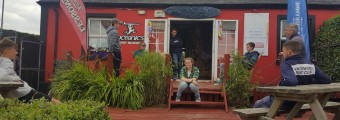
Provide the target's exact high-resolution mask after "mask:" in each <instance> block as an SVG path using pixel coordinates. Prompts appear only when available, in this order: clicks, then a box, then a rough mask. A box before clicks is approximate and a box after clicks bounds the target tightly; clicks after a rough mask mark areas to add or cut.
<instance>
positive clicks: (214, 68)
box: [212, 19, 239, 81]
mask: <svg viewBox="0 0 340 120" xmlns="http://www.w3.org/2000/svg"><path fill="white" fill-rule="evenodd" d="M217 21H221V22H226V21H233V22H236V28H235V51H237V49H238V22H239V20H223V19H217V20H215V21H214V29H213V30H214V41H213V45H214V47H213V48H216V52H213V56H214V59H213V67H212V68H213V70H212V71H213V74H212V77H213V79H212V80H214V81H216V78H217V68H218V67H219V66H217V64H218V58H217V56H218V26H217Z"/></svg>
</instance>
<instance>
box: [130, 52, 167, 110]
mask: <svg viewBox="0 0 340 120" xmlns="http://www.w3.org/2000/svg"><path fill="white" fill-rule="evenodd" d="M136 61H137V62H136V63H135V67H138V68H139V76H140V80H141V82H142V84H143V85H144V90H145V92H144V94H143V95H144V97H145V105H146V106H155V105H159V104H162V103H166V102H167V98H168V97H167V95H168V93H169V91H168V89H169V81H168V80H169V79H170V75H172V67H171V64H166V63H165V57H164V56H162V55H161V54H159V53H153V52H145V53H143V55H142V56H138V57H136Z"/></svg>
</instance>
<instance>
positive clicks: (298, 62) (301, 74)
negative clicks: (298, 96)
mask: <svg viewBox="0 0 340 120" xmlns="http://www.w3.org/2000/svg"><path fill="white" fill-rule="evenodd" d="M282 51H283V57H284V59H285V61H283V62H282V63H281V65H280V70H281V75H282V80H281V81H280V83H279V86H296V85H308V84H329V83H331V79H330V78H329V77H328V76H327V75H326V74H325V73H323V72H322V71H321V70H320V69H319V68H318V67H316V66H315V65H313V64H309V63H308V62H307V61H306V59H305V57H304V56H302V55H301V54H300V53H301V52H302V48H301V45H300V43H299V42H298V41H295V40H289V41H287V42H286V43H284V44H283V50H282ZM273 101H274V97H272V96H267V97H264V98H263V99H261V100H258V101H256V103H255V105H254V107H255V108H261V107H264V108H269V107H270V106H271V105H272V103H273ZM294 105H295V102H291V101H285V102H284V103H283V105H282V108H281V109H283V110H290V109H292V107H293V106H294Z"/></svg>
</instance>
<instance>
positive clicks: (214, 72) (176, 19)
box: [166, 18, 217, 81]
mask: <svg viewBox="0 0 340 120" xmlns="http://www.w3.org/2000/svg"><path fill="white" fill-rule="evenodd" d="M168 20H169V22H168V31H170V29H171V28H170V23H171V21H211V22H213V26H212V27H213V29H212V30H213V31H212V32H213V34H212V40H213V41H212V42H213V43H212V45H213V46H212V50H211V51H212V53H211V54H212V57H211V61H212V64H211V80H212V81H213V80H214V79H213V78H214V75H215V74H216V75H217V71H216V70H215V69H216V68H215V66H214V62H215V61H216V60H217V57H216V55H217V53H215V51H217V48H215V46H216V45H215V44H216V43H215V41H216V40H215V39H216V38H215V35H216V33H215V29H214V28H215V24H216V22H215V21H216V19H215V18H207V19H185V18H169V19H168ZM169 35H170V34H169ZM166 40H167V41H168V42H169V38H167V39H166ZM168 46H169V44H168ZM167 48H168V49H169V47H167ZM167 51H169V50H167ZM215 54H216V55H215ZM215 64H216V63H215Z"/></svg>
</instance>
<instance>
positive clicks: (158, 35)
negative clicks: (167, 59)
mask: <svg viewBox="0 0 340 120" xmlns="http://www.w3.org/2000/svg"><path fill="white" fill-rule="evenodd" d="M164 30H165V21H152V32H151V33H152V34H151V36H150V37H149V50H150V51H156V52H164V36H165V33H164Z"/></svg>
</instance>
